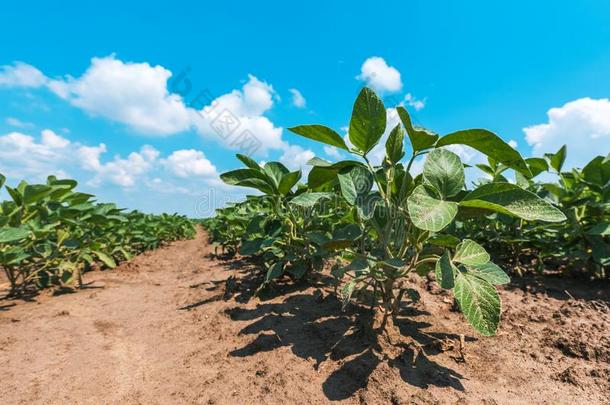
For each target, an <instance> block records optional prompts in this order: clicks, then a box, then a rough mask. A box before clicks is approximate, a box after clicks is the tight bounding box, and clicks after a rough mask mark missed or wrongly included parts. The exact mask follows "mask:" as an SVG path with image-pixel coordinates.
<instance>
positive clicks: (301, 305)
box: [0, 87, 610, 404]
mask: <svg viewBox="0 0 610 405" xmlns="http://www.w3.org/2000/svg"><path fill="white" fill-rule="evenodd" d="M396 112H397V114H398V117H399V122H398V124H396V125H395V126H394V127H392V128H387V127H388V121H387V117H388V114H387V110H386V106H385V105H384V102H383V101H382V99H381V98H380V97H379V96H378V95H377V94H376V92H375V91H373V90H372V89H370V88H368V87H364V88H363V89H362V90H361V91H360V92H359V94H358V95H357V98H356V100H355V102H354V103H353V107H352V113H351V116H350V117H349V130H348V136H347V137H342V136H341V135H340V134H339V132H338V131H336V130H334V129H331V128H330V127H327V126H324V125H318V124H316V125H299V126H294V127H291V128H289V131H290V132H291V133H292V134H293V136H294V137H301V138H305V139H306V142H312V143H313V142H318V143H321V144H323V145H325V146H330V147H334V148H338V149H339V150H341V151H342V153H344V154H346V155H349V158H347V159H340V160H337V161H329V160H325V159H322V158H320V157H314V158H313V159H311V160H309V162H308V169H307V171H306V172H304V171H302V170H290V169H289V168H288V167H286V165H284V164H283V163H281V162H279V161H268V162H265V163H260V162H259V161H257V160H255V159H254V158H252V157H250V156H247V155H245V154H237V155H236V160H235V162H239V165H241V167H240V168H237V169H234V170H230V171H226V172H224V173H222V174H221V175H220V179H221V180H222V181H223V182H224V183H225V184H226V185H228V186H230V187H235V188H240V189H247V190H248V192H249V193H250V194H249V195H248V196H247V197H245V198H244V199H242V200H241V201H234V202H232V203H229V204H227V205H226V206H224V207H222V208H219V209H217V211H216V213H215V215H213V216H211V217H209V218H203V219H189V218H187V217H185V216H181V215H177V214H174V215H168V214H161V215H152V214H143V213H141V212H138V211H126V210H122V209H120V208H118V207H117V206H116V205H114V204H107V203H99V202H97V201H96V199H95V197H94V196H93V195H90V194H86V193H81V192H79V191H77V183H76V182H75V181H74V180H67V179H60V178H57V177H55V176H50V177H48V180H47V182H46V184H28V183H26V182H21V183H19V184H17V185H15V186H14V187H11V186H9V185H6V184H5V180H6V179H5V177H4V176H0V185H1V186H3V187H4V189H5V191H6V193H7V195H9V196H10V200H7V201H4V202H2V204H1V205H0V266H1V267H2V270H3V276H2V277H3V279H1V280H0V282H1V283H2V287H3V292H4V295H5V296H4V298H2V300H0V355H1V357H0V381H2V384H1V385H0V397H1V398H3V399H4V401H3V402H6V403H60V402H64V403H207V404H216V403H218V404H235V403H238V404H242V403H244V404H245V403H266V404H267V403H268V404H284V403H310V404H311V403H313V404H318V403H319V404H325V403H333V402H339V403H347V404H356V403H366V404H382V403H383V404H385V403H392V404H444V403H460V404H462V403H473V404H479V403H483V404H508V403H511V404H512V403H524V404H529V403H553V404H557V403H560V404H576V403H588V404H604V403H610V401H609V398H610V334H609V331H610V284H609V282H610V154H609V153H608V152H609V151H600V152H603V153H600V154H599V155H598V156H591V159H590V160H589V162H588V163H587V164H586V165H584V166H583V167H581V168H571V169H569V170H567V169H564V164H565V161H566V158H567V156H569V153H570V150H569V149H568V148H566V147H565V146H564V147H561V148H560V149H559V150H557V151H551V152H549V153H547V154H545V155H543V156H540V157H529V158H528V157H525V158H524V157H523V156H522V155H521V154H520V153H519V152H518V151H517V150H516V149H515V148H513V147H512V146H510V145H509V144H508V143H506V142H505V141H504V140H503V139H502V138H500V137H499V136H497V135H496V134H495V133H493V132H491V131H490V130H486V129H465V130H459V131H455V132H452V133H449V134H444V135H439V134H438V133H436V132H434V131H433V130H431V129H427V128H424V127H421V126H416V125H414V124H413V122H412V117H411V115H410V114H409V111H408V109H407V108H405V107H404V106H397V107H396ZM387 130H389V131H390V133H389V136H388V137H387V140H385V141H384V143H383V144H380V142H381V140H382V139H383V135H384V133H386V131H387ZM380 146H381V147H382V148H383V152H384V157H383V159H382V161H381V162H380V163H376V162H374V161H373V160H372V159H371V157H370V156H371V151H373V150H374V149H375V148H378V147H380ZM456 147H469V148H472V149H474V150H476V151H478V152H479V153H482V154H483V155H485V157H486V162H485V163H477V164H476V166H475V167H470V166H469V165H467V164H465V163H464V162H463V161H462V160H461V158H460V156H458V154H456V153H455V148H456ZM420 161H421V162H423V165H422V166H421V170H415V169H414V164H415V162H420ZM466 169H468V170H477V171H478V173H480V175H479V176H478V179H477V180H476V181H474V182H472V181H468V180H467V175H466V172H465V170H466Z"/></svg>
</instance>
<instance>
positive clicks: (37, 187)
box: [23, 184, 53, 204]
mask: <svg viewBox="0 0 610 405" xmlns="http://www.w3.org/2000/svg"><path fill="white" fill-rule="evenodd" d="M52 190H53V189H52V188H51V187H49V186H46V185H44V184H33V185H29V184H28V185H27V186H25V189H24V190H23V202H24V203H25V204H33V203H35V202H37V201H40V200H42V199H43V198H45V197H46V196H48V195H49V194H50V193H51V191H52Z"/></svg>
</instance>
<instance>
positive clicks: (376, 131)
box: [349, 87, 386, 155]
mask: <svg viewBox="0 0 610 405" xmlns="http://www.w3.org/2000/svg"><path fill="white" fill-rule="evenodd" d="M385 126H386V111H385V107H384V105H383V102H382V101H381V99H380V98H379V97H378V96H377V94H375V92H373V90H371V89H369V88H366V87H365V88H363V89H362V90H361V91H360V94H358V98H357V99H356V102H355V103H354V109H353V111H352V118H351V120H350V123H349V140H350V142H351V143H352V144H353V145H354V146H355V147H356V148H357V149H358V150H359V151H361V152H362V153H363V154H365V155H366V154H367V153H368V152H369V151H370V150H371V149H373V147H374V146H375V145H377V142H379V139H380V138H381V136H382V135H383V133H384V132H385Z"/></svg>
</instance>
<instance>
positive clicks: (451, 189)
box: [423, 149, 465, 198]
mask: <svg viewBox="0 0 610 405" xmlns="http://www.w3.org/2000/svg"><path fill="white" fill-rule="evenodd" d="M423 176H424V181H425V182H426V183H428V184H430V185H432V186H434V188H435V189H437V190H438V191H440V192H441V195H442V196H443V197H445V198H446V197H452V196H454V195H456V194H457V193H459V192H460V191H461V190H462V189H463V188H464V185H465V180H464V179H465V177H464V166H463V165H462V161H461V160H460V157H459V156H458V155H456V154H455V153H453V152H450V151H448V150H445V149H435V150H433V151H432V152H430V153H429V154H428V156H427V157H426V161H425V163H424V172H423Z"/></svg>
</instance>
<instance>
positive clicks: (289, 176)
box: [278, 170, 301, 195]
mask: <svg viewBox="0 0 610 405" xmlns="http://www.w3.org/2000/svg"><path fill="white" fill-rule="evenodd" d="M300 178H301V171H300V170H297V171H296V172H290V173H286V174H285V175H284V176H283V177H282V179H281V180H280V184H279V185H278V191H279V192H280V194H281V195H287V194H288V193H290V190H292V187H294V185H295V184H297V182H298V181H299V179H300Z"/></svg>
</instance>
